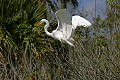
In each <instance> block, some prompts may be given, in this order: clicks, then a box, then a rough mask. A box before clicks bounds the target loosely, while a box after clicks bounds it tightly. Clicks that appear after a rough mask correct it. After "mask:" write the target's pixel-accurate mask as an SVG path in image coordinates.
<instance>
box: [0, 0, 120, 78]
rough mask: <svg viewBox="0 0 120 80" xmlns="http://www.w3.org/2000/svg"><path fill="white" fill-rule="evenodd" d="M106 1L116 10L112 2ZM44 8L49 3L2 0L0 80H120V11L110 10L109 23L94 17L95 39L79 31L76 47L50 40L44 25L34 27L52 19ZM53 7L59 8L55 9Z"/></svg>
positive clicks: (0, 4) (75, 36)
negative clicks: (44, 19)
mask: <svg viewBox="0 0 120 80" xmlns="http://www.w3.org/2000/svg"><path fill="white" fill-rule="evenodd" d="M46 1H47V2H48V3H49V2H51V1H50V0H46ZM57 1H58V0H57ZM62 1H63V0H61V2H62ZM68 1H69V0H66V2H65V3H64V4H65V5H66V3H67V2H68ZM71 1H72V3H73V4H74V5H76V4H75V3H76V2H75V3H74V2H73V1H76V0H71ZM106 1H108V2H107V3H106V4H107V5H108V6H112V5H111V4H112V2H113V1H111V0H106ZM117 1H119V0H116V2H117ZM45 3H46V2H45V0H0V11H1V13H0V79H1V80H119V79H120V76H119V75H120V67H119V66H120V62H119V59H120V54H119V52H120V44H119V25H118V24H116V23H115V20H114V21H113V23H112V24H111V20H112V19H116V20H118V18H117V17H115V16H117V14H118V13H115V11H117V10H118V8H115V7H114V9H113V8H112V9H111V8H109V7H107V8H108V9H107V18H106V19H105V20H104V21H102V20H101V17H100V16H99V15H98V16H97V18H94V20H93V21H94V23H93V24H92V26H91V27H90V29H91V28H92V29H93V32H94V34H93V36H91V35H89V32H90V29H89V28H83V27H81V28H79V29H77V30H76V35H74V38H75V41H76V45H75V47H71V46H69V45H67V44H65V43H60V42H59V41H57V40H54V39H53V38H50V37H49V36H46V34H45V32H44V30H43V26H44V24H43V25H40V26H39V27H34V24H35V22H37V21H39V20H41V19H42V18H45V17H47V18H49V17H50V16H49V15H48V16H47V10H46V4H45ZM109 3H110V4H109ZM117 3H118V2H117ZM51 4H52V3H51ZM49 6H51V7H54V8H53V9H55V5H54V4H53V6H52V5H49ZM115 9H116V10H115ZM114 10H115V11H114ZM118 11H119V10H118ZM111 14H113V15H115V16H110V15H111ZM56 25H57V22H54V23H52V24H50V27H51V29H50V30H53V29H54V28H55V27H56ZM101 29H103V30H104V29H105V30H104V31H103V32H101Z"/></svg>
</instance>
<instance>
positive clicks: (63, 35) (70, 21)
mask: <svg viewBox="0 0 120 80" xmlns="http://www.w3.org/2000/svg"><path fill="white" fill-rule="evenodd" d="M55 15H56V18H57V21H58V27H57V28H56V29H55V30H53V31H52V33H50V32H48V30H47V29H48V27H49V22H48V20H46V19H42V20H41V21H40V22H38V23H36V24H35V26H39V25H40V24H41V23H46V25H45V27H44V30H45V32H46V34H47V35H48V36H51V37H53V38H54V39H57V40H59V41H60V42H65V43H68V44H69V45H71V46H74V39H73V38H72V37H71V35H72V34H74V31H75V29H76V27H77V26H83V27H89V26H91V23H90V22H89V21H87V20H86V19H84V18H82V17H80V16H79V15H75V16H72V14H71V13H70V12H68V11H67V10H66V9H60V10H58V11H57V12H56V13H55Z"/></svg>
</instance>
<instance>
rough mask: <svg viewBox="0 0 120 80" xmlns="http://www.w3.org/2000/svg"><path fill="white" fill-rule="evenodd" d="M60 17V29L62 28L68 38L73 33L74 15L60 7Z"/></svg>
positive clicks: (57, 14) (58, 13) (58, 15)
mask: <svg viewBox="0 0 120 80" xmlns="http://www.w3.org/2000/svg"><path fill="white" fill-rule="evenodd" d="M56 16H57V18H58V20H59V21H58V30H61V31H62V32H63V34H64V36H65V37H66V38H67V39H68V38H69V37H70V36H71V33H72V22H71V21H72V15H71V14H70V12H68V11H67V10H65V9H60V10H59V11H57V12H56Z"/></svg>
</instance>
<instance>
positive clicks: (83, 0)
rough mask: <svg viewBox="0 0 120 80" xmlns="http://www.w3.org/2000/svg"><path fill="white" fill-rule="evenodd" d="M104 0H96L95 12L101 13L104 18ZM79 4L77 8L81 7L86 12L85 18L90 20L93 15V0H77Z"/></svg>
mask: <svg viewBox="0 0 120 80" xmlns="http://www.w3.org/2000/svg"><path fill="white" fill-rule="evenodd" d="M105 1H106V0H96V14H97V15H98V14H99V15H101V18H102V19H104V18H105V17H106V16H105V14H106V4H105ZM78 2H79V6H78V10H80V11H81V9H82V8H83V9H84V10H85V11H86V12H88V16H87V18H89V19H90V20H91V18H92V16H95V0H78Z"/></svg>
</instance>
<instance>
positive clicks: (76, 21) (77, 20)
mask: <svg viewBox="0 0 120 80" xmlns="http://www.w3.org/2000/svg"><path fill="white" fill-rule="evenodd" d="M72 25H73V26H72V28H73V29H76V27H77V26H83V27H89V26H91V23H90V22H89V21H88V20H86V19H85V18H83V17H80V16H78V15H75V16H72Z"/></svg>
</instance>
